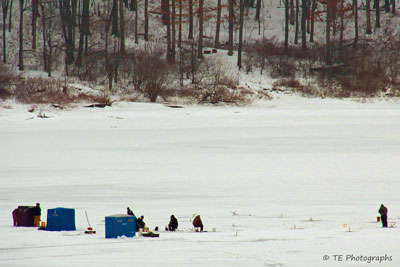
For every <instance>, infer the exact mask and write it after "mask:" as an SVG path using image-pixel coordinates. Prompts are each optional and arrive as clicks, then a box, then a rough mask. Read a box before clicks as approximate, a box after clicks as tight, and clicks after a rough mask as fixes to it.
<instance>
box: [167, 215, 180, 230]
mask: <svg viewBox="0 0 400 267" xmlns="http://www.w3.org/2000/svg"><path fill="white" fill-rule="evenodd" d="M177 228H178V220H177V219H176V218H175V216H174V215H171V220H170V221H169V224H168V230H170V231H175V230H176V229H177Z"/></svg>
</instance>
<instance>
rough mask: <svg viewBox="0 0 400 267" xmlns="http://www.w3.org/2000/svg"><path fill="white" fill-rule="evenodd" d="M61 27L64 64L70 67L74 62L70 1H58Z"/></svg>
mask: <svg viewBox="0 0 400 267" xmlns="http://www.w3.org/2000/svg"><path fill="white" fill-rule="evenodd" d="M59 8H60V17H61V25H62V30H63V35H64V41H65V47H66V50H65V54H66V55H65V64H66V65H70V64H72V63H73V62H74V60H75V59H74V44H73V38H74V37H73V18H72V12H71V5H70V0H59Z"/></svg>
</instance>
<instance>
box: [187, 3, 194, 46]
mask: <svg viewBox="0 0 400 267" xmlns="http://www.w3.org/2000/svg"><path fill="white" fill-rule="evenodd" d="M188 38H189V39H193V0H189V36H188Z"/></svg>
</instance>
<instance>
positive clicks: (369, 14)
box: [365, 0, 372, 34]
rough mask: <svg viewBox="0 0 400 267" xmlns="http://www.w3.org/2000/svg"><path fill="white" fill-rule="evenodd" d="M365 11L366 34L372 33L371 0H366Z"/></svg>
mask: <svg viewBox="0 0 400 267" xmlns="http://www.w3.org/2000/svg"><path fill="white" fill-rule="evenodd" d="M366 9H367V12H366V13H365V14H366V17H367V18H366V19H367V31H366V34H372V26H371V0H367V6H366Z"/></svg>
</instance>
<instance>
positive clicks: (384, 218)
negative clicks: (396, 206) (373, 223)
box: [378, 204, 388, 227]
mask: <svg viewBox="0 0 400 267" xmlns="http://www.w3.org/2000/svg"><path fill="white" fill-rule="evenodd" d="M378 212H379V214H380V215H381V221H382V227H388V222H387V213H388V209H387V208H386V207H385V206H384V205H383V204H381V207H380V208H379V210H378Z"/></svg>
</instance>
